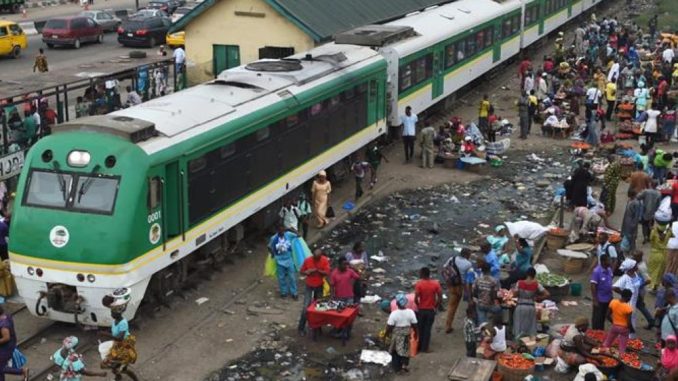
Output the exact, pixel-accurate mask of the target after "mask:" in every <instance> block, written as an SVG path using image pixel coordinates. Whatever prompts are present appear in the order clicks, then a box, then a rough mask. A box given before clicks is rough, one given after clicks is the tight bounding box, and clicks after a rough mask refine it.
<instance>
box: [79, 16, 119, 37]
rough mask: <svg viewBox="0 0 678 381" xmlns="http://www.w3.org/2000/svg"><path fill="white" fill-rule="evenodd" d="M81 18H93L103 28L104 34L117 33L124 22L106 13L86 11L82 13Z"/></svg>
mask: <svg viewBox="0 0 678 381" xmlns="http://www.w3.org/2000/svg"><path fill="white" fill-rule="evenodd" d="M80 16H85V17H89V18H91V19H92V20H94V22H95V23H97V24H99V26H101V28H102V29H103V30H104V32H115V31H116V30H118V27H119V26H120V24H122V20H120V19H119V18H117V17H115V16H113V15H112V14H110V13H108V12H106V11H85V12H81V13H80Z"/></svg>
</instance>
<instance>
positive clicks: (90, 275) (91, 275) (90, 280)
mask: <svg viewBox="0 0 678 381" xmlns="http://www.w3.org/2000/svg"><path fill="white" fill-rule="evenodd" d="M95 280H96V278H95V277H94V274H89V275H87V281H88V282H90V283H94V281H95Z"/></svg>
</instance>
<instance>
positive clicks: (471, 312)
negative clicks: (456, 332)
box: [464, 306, 478, 357]
mask: <svg viewBox="0 0 678 381" xmlns="http://www.w3.org/2000/svg"><path fill="white" fill-rule="evenodd" d="M475 320H476V309H475V308H474V307H473V306H469V307H467V308H466V320H465V321H464V341H465V342H466V357H476V343H477V336H478V335H477V330H476V324H475Z"/></svg>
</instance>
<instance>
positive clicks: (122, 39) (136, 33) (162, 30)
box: [118, 17, 172, 48]
mask: <svg viewBox="0 0 678 381" xmlns="http://www.w3.org/2000/svg"><path fill="white" fill-rule="evenodd" d="M170 25H172V22H171V21H170V19H168V18H166V17H149V18H142V19H130V20H128V21H127V22H125V23H123V24H122V25H121V26H120V27H119V28H118V42H119V43H121V44H122V45H124V46H147V47H149V48H152V47H154V46H155V45H157V44H158V43H163V42H164V41H165V36H166V35H167V31H168V30H169V28H170Z"/></svg>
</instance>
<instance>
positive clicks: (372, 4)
mask: <svg viewBox="0 0 678 381" xmlns="http://www.w3.org/2000/svg"><path fill="white" fill-rule="evenodd" d="M217 1H228V0H205V1H203V2H202V3H201V4H200V5H198V6H197V7H195V8H193V9H192V10H191V11H190V12H189V13H187V14H186V15H184V17H182V18H180V19H179V20H178V21H177V22H176V23H175V24H173V25H172V27H171V29H170V33H173V32H176V31H180V30H183V29H184V28H185V27H186V25H188V23H190V22H191V21H193V20H194V19H195V18H196V17H198V16H199V15H200V14H202V13H203V12H204V11H206V10H207V9H209V8H211V7H212V5H214V4H215V3H216V2H217ZM263 1H265V2H266V3H267V4H268V5H270V6H271V7H273V8H274V9H275V10H276V11H277V12H279V13H280V14H281V15H283V16H284V17H285V18H287V19H288V20H290V21H291V22H292V23H294V24H295V25H296V26H297V27H299V28H300V29H301V30H303V31H304V32H305V33H306V34H308V35H309V36H311V37H312V38H313V39H314V40H316V41H322V40H328V39H330V38H331V37H332V36H333V35H334V34H336V33H339V32H343V31H346V30H349V29H353V28H356V27H359V26H363V25H366V24H378V23H383V22H386V21H389V20H392V19H395V18H398V17H402V16H404V15H406V14H408V13H412V12H416V11H420V10H423V9H425V8H427V7H431V6H434V5H439V4H444V3H449V2H450V1H451V0H263Z"/></svg>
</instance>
